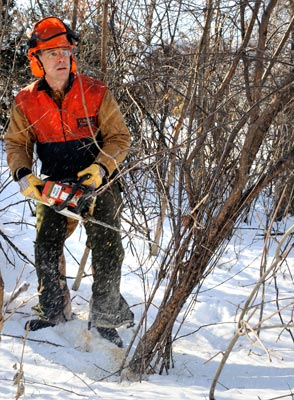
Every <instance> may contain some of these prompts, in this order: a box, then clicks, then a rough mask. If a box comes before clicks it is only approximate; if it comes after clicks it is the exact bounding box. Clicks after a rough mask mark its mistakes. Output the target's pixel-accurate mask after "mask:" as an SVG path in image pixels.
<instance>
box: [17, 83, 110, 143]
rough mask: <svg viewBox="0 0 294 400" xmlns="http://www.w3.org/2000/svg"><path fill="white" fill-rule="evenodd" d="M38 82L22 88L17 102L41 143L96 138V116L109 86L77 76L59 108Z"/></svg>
mask: <svg viewBox="0 0 294 400" xmlns="http://www.w3.org/2000/svg"><path fill="white" fill-rule="evenodd" d="M38 87H39V81H36V82H34V83H32V84H31V85H29V86H27V87H26V88H25V89H23V90H22V91H20V92H19V93H18V95H17V96H16V98H15V101H16V103H17V104H18V106H19V107H20V109H21V110H22V112H23V113H24V115H25V116H26V118H27V119H28V122H29V123H30V125H31V127H32V128H33V129H34V132H35V134H36V137H37V140H38V142H40V143H53V142H66V141H71V140H79V139H82V138H87V137H93V135H94V136H95V135H96V133H97V132H96V131H97V128H98V126H97V115H98V111H99V108H100V105H101V102H102V99H103V96H104V93H105V91H106V90H107V87H106V86H105V84H104V83H103V82H101V81H99V80H96V79H93V78H91V77H88V76H85V75H76V76H75V77H74V81H73V84H72V87H71V88H70V90H69V91H68V92H67V93H66V95H65V97H64V100H63V102H62V108H61V109H59V108H58V106H57V104H56V103H55V102H54V100H53V99H52V98H51V97H50V96H48V94H47V92H46V91H45V90H38Z"/></svg>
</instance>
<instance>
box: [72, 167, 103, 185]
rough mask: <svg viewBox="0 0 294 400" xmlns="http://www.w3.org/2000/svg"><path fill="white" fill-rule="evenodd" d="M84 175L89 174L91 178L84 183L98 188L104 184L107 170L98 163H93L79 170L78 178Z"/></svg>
mask: <svg viewBox="0 0 294 400" xmlns="http://www.w3.org/2000/svg"><path fill="white" fill-rule="evenodd" d="M84 175H89V178H88V179H86V180H85V181H84V182H83V185H85V186H91V187H92V188H94V189H98V188H99V186H101V184H102V179H103V176H104V175H105V172H104V170H103V169H102V168H101V167H100V166H99V165H98V164H91V165H90V166H89V167H87V168H85V169H83V170H82V171H80V172H78V178H81V177H82V176H84Z"/></svg>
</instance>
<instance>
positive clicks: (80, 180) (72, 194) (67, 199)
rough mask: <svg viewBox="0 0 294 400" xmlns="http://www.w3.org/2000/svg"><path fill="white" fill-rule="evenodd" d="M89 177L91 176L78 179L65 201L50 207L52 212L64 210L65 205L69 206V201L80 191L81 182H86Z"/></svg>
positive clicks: (87, 175)
mask: <svg viewBox="0 0 294 400" xmlns="http://www.w3.org/2000/svg"><path fill="white" fill-rule="evenodd" d="M90 176H91V175H90V174H86V175H83V176H81V177H80V179H79V180H78V181H77V182H76V183H75V184H74V185H73V187H72V189H71V192H70V193H69V195H68V196H67V198H66V200H64V202H63V203H61V204H54V205H53V206H51V207H52V208H53V210H55V211H57V212H59V211H62V210H64V209H65V208H66V207H67V205H68V204H69V202H70V201H71V199H72V198H73V197H74V195H75V194H76V192H77V191H78V190H79V189H80V187H81V186H82V184H83V182H84V181H86V180H87V179H89V178H90Z"/></svg>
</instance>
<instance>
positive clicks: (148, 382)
mask: <svg viewBox="0 0 294 400" xmlns="http://www.w3.org/2000/svg"><path fill="white" fill-rule="evenodd" d="M0 150H1V149H0ZM0 159H1V166H2V174H1V175H0V190H1V194H0V196H1V198H0V215H1V220H0V229H1V231H2V232H4V233H5V234H6V235H7V237H8V238H9V239H10V240H11V241H12V242H13V243H14V244H15V245H16V246H17V247H18V248H19V249H20V250H21V251H22V253H23V254H24V255H25V256H26V257H27V258H28V259H29V260H32V261H33V241H34V237H35V229H34V224H35V218H34V217H33V216H32V215H31V211H30V209H29V207H28V206H27V205H26V206H25V204H24V203H23V202H22V203H18V202H19V201H20V200H23V197H22V196H21V195H20V194H18V186H17V184H15V183H10V184H9V185H7V187H6V188H5V189H4V190H3V187H4V186H5V185H6V184H7V180H8V174H7V172H6V171H7V168H6V161H5V156H4V155H3V153H2V150H1V153H0ZM9 204H11V206H10V207H9V208H8V209H5V206H7V205H9ZM12 204H15V205H12ZM21 221H22V223H21V224H20V222H21ZM244 228H246V229H244V230H239V231H238V232H237V233H236V235H234V237H233V238H232V240H231V243H230V245H229V246H228V249H227V251H226V253H225V254H224V256H223V258H222V259H221V261H220V265H219V267H217V268H216V269H215V271H214V272H213V273H212V274H211V275H210V276H209V277H208V278H207V279H206V281H205V282H204V285H203V286H202V288H201V292H200V294H199V295H198V298H197V302H196V304H195V306H194V307H193V309H192V310H191V312H190V314H189V315H188V318H187V320H186V322H185V324H184V325H183V326H182V328H181V330H180V332H179V333H178V339H177V340H176V341H175V343H174V347H173V357H174V368H172V369H171V370H170V371H169V375H152V376H149V377H148V378H146V379H144V380H143V381H142V382H134V381H132V380H129V379H127V377H124V378H123V379H121V378H120V377H119V376H118V370H119V369H120V367H121V363H122V361H123V359H124V355H125V351H126V348H127V347H128V344H129V343H130V341H131V339H132V336H133V333H134V331H135V329H136V326H135V327H133V328H129V329H127V328H125V327H122V328H120V329H119V333H120V335H121V337H122V338H123V340H124V348H123V349H119V348H117V347H116V346H115V345H113V344H111V343H109V342H107V341H106V340H104V339H102V338H101V337H100V336H99V334H98V333H97V332H96V331H95V330H93V329H92V330H91V331H88V330H87V316H88V301H89V298H90V295H91V277H90V276H89V277H86V278H83V280H82V283H81V285H80V288H79V290H78V291H76V292H75V291H71V295H72V305H73V311H74V312H75V314H76V319H74V320H72V321H70V322H67V323H66V324H62V325H59V326H56V327H54V328H47V329H43V330H40V331H36V332H29V333H28V335H27V337H26V339H25V340H24V339H23V336H24V335H25V331H24V325H25V322H26V321H27V320H28V319H29V318H31V316H32V310H31V307H32V306H33V305H34V304H36V303H37V295H36V293H37V279H36V274H35V271H34V268H33V266H32V265H31V264H30V263H29V262H28V261H25V260H24V259H21V257H17V256H16V254H15V252H13V251H12V249H11V248H9V246H8V244H7V241H5V240H4V239H3V237H1V249H0V268H1V273H2V277H3V279H4V283H5V301H8V300H9V299H10V297H11V295H12V294H13V291H14V290H15V289H17V288H18V287H20V286H21V285H22V284H24V283H28V284H29V288H28V290H26V291H25V292H23V293H22V294H21V295H19V296H18V297H17V298H16V300H14V301H13V302H12V303H11V304H10V305H9V307H8V311H7V313H6V314H5V318H6V319H7V321H5V323H4V328H3V331H2V336H1V342H0V393H1V400H2V399H10V400H11V399H15V398H16V391H17V386H16V385H15V384H14V381H15V377H16V374H19V371H20V366H22V372H23V376H22V382H23V385H24V393H23V395H22V397H21V398H23V399H38V400H43V399H44V400H51V399H52V400H53V399H64V400H74V399H83V398H85V399H117V400H122V399H129V398H133V399H136V400H141V399H142V400H151V399H152V400H153V399H158V400H160V399H172V400H175V399H179V400H192V399H193V400H198V399H199V400H200V399H208V393H209V388H210V385H211V382H212V379H213V377H214V374H215V372H216V369H217V367H218V365H219V362H220V361H221V358H222V354H223V352H224V351H225V350H226V348H227V346H228V344H229V343H230V341H231V339H232V337H233V334H234V330H235V328H236V324H235V322H236V320H237V317H238V315H239V313H240V307H241V306H242V305H243V304H244V302H245V301H246V299H247V297H248V295H249V294H250V292H251V290H252V288H253V287H254V282H256V281H257V280H258V278H259V274H260V264H261V257H262V249H263V238H262V237H261V236H256V233H257V232H258V231H255V230H250V229H248V228H249V227H248V226H244ZM259 233H260V232H259ZM278 239H279V237H278ZM136 243H137V247H138V246H140V240H136ZM126 245H127V243H126ZM66 246H67V250H66V258H67V276H68V284H69V287H71V286H72V283H73V281H74V277H75V275H76V273H77V269H78V261H79V260H80V259H81V256H82V254H83V251H84V246H85V235H84V230H83V228H82V227H79V228H78V229H77V230H76V232H75V233H74V234H73V236H72V237H70V238H69V239H68V241H67V243H66ZM275 246H276V244H274V243H273V246H272V250H271V252H270V254H273V251H274V249H275ZM89 261H90V260H89ZM89 261H88V264H87V266H86V272H87V271H88V272H89ZM268 265H269V264H268ZM136 268H137V260H136V258H135V256H134V254H133V253H132V252H131V251H128V247H127V249H126V257H125V261H124V268H123V277H122V288H121V289H122V293H123V295H124V296H125V298H126V299H127V300H128V302H129V304H130V305H131V306H132V310H133V311H134V313H135V316H136V321H137V322H138V321H139V319H140V316H141V313H142V311H143V308H144V306H143V298H144V297H143V286H142V282H141V279H140V274H139V273H137V271H136ZM290 271H292V274H293V256H292V254H291V253H290V254H289V256H288V258H287V263H284V264H283V266H282V267H281V269H280V271H279V273H278V275H277V280H278V287H279V298H280V299H282V298H284V299H285V300H283V301H281V304H282V305H286V304H290V303H291V302H292V305H290V306H289V307H287V308H286V310H285V311H283V316H284V318H285V321H284V322H289V321H290V319H291V313H290V309H291V307H292V317H293V299H294V290H293V280H291V276H290V273H289V272H290ZM150 273H151V274H153V272H152V271H151V272H150ZM292 276H293V275H292ZM274 283H275V282H274V280H273V278H271V279H268V280H267V282H266V298H265V300H266V306H265V310H264V318H266V317H267V316H270V315H271V314H272V313H273V312H275V310H276V304H275V300H276V296H277V294H276V291H275V285H274ZM256 303H258V300H256ZM15 310H16V312H14V311H15ZM155 313H156V307H152V308H151V309H150V312H149V315H148V323H151V322H152V319H153V318H154V316H155ZM256 319H258V310H257V311H256V312H255V314H254V315H253V317H252V324H253V325H254V322H253V320H254V321H255V322H256ZM279 323H280V320H279V318H278V316H275V317H272V319H270V320H268V321H267V324H266V325H267V326H272V325H278V324H279ZM292 323H293V322H292ZM250 326H251V320H249V325H248V329H250ZM293 333H294V332H293V328H292V335H293ZM253 339H254V335H250V337H246V336H243V337H241V338H239V339H238V341H237V343H236V345H235V346H234V348H233V350H232V352H231V354H230V356H229V359H228V361H227V363H226V365H225V368H224V370H223V371H222V373H221V375H220V378H219V382H218V384H217V387H216V391H215V395H216V399H217V400H229V399H232V400H239V399H240V400H241V399H242V400H248V399H250V400H254V399H256V400H258V399H261V400H269V399H277V398H284V399H286V398H287V399H292V398H294V343H293V340H292V337H291V335H290V333H289V332H288V331H287V330H282V329H281V328H278V327H277V328H272V329H266V330H264V331H262V332H261V335H260V343H259V342H258V341H257V342H256V343H255V344H253ZM136 342H137V341H136ZM136 342H135V344H136ZM133 350H134V347H133V348H132V349H131V353H132V351H133ZM123 376H124V374H123Z"/></svg>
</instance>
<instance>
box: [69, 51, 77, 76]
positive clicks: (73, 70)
mask: <svg viewBox="0 0 294 400" xmlns="http://www.w3.org/2000/svg"><path fill="white" fill-rule="evenodd" d="M70 61H71V69H70V72H76V71H77V63H76V60H75V56H74V55H73V54H72V56H71V58H70Z"/></svg>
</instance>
